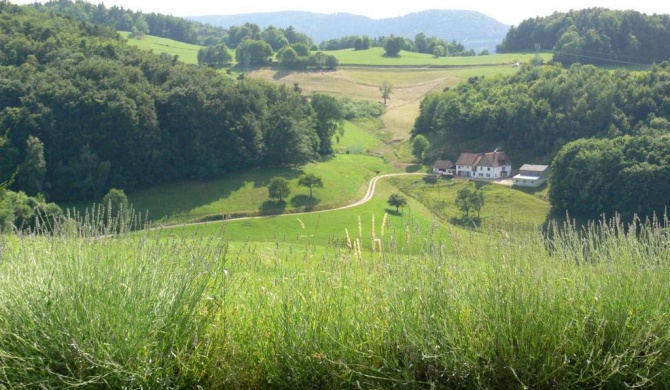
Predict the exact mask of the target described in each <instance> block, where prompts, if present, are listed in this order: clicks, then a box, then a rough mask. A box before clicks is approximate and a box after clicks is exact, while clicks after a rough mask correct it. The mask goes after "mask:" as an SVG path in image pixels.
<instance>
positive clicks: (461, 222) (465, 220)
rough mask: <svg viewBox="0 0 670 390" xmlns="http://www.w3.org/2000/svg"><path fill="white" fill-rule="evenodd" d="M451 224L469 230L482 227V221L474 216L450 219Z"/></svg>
mask: <svg viewBox="0 0 670 390" xmlns="http://www.w3.org/2000/svg"><path fill="white" fill-rule="evenodd" d="M449 222H451V223H452V224H454V225H458V226H462V227H464V228H468V229H479V227H480V226H481V225H482V219H481V218H479V217H473V216H467V217H466V216H462V217H460V218H457V217H453V218H450V219H449Z"/></svg>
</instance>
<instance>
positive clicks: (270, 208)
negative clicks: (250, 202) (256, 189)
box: [258, 200, 286, 215]
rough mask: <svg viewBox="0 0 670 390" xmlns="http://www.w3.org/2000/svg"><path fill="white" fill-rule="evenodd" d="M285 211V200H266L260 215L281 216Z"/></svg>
mask: <svg viewBox="0 0 670 390" xmlns="http://www.w3.org/2000/svg"><path fill="white" fill-rule="evenodd" d="M284 210H286V201H285V200H281V201H279V200H266V201H265V202H263V204H262V205H261V207H260V209H259V210H258V211H259V214H260V215H273V214H281V213H283V212H284Z"/></svg>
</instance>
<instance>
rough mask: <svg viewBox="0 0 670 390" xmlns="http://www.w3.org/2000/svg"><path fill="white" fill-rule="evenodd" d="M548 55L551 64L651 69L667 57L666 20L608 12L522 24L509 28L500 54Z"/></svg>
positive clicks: (669, 28)
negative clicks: (644, 66) (551, 55)
mask: <svg viewBox="0 0 670 390" xmlns="http://www.w3.org/2000/svg"><path fill="white" fill-rule="evenodd" d="M538 48H539V49H540V50H544V51H546V50H552V51H553V53H554V61H556V62H561V63H562V64H563V65H565V66H568V65H570V64H573V63H577V62H579V63H582V64H652V63H654V62H661V61H665V60H668V59H669V58H670V15H645V14H642V13H639V12H637V11H616V10H609V9H606V8H589V9H584V10H572V11H570V12H566V13H558V12H557V13H554V14H552V15H550V16H547V17H537V18H532V19H526V20H524V21H523V22H521V23H520V24H519V25H518V26H516V27H514V26H513V27H512V28H510V30H509V32H508V33H507V36H506V37H505V38H504V40H503V42H502V43H501V44H500V45H498V46H497V47H496V51H497V52H498V53H513V52H523V51H526V52H528V51H535V50H537V49H538Z"/></svg>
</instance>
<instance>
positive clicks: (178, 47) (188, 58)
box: [119, 31, 202, 64]
mask: <svg viewBox="0 0 670 390" xmlns="http://www.w3.org/2000/svg"><path fill="white" fill-rule="evenodd" d="M119 34H121V36H122V37H124V38H126V39H128V43H129V44H131V45H133V46H137V47H139V48H140V49H143V50H151V51H153V52H154V53H166V54H169V55H170V56H179V60H180V61H182V62H185V63H187V64H197V63H198V50H200V48H201V47H202V46H198V45H191V44H188V43H183V42H177V41H174V40H172V39H167V38H161V37H155V36H153V35H145V36H143V37H142V38H140V39H137V38H128V36H129V35H130V32H128V31H120V32H119Z"/></svg>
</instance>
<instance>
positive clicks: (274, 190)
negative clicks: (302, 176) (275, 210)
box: [268, 177, 291, 202]
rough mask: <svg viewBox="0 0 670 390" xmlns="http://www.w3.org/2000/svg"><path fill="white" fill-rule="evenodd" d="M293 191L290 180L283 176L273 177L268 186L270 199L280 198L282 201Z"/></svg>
mask: <svg viewBox="0 0 670 390" xmlns="http://www.w3.org/2000/svg"><path fill="white" fill-rule="evenodd" d="M290 193H291V186H290V185H289V181H288V180H287V179H285V178H283V177H273V178H272V179H271V180H270V185H269V186H268V194H269V195H270V199H279V201H280V202H283V201H284V198H286V197H287V196H289V194H290Z"/></svg>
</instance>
